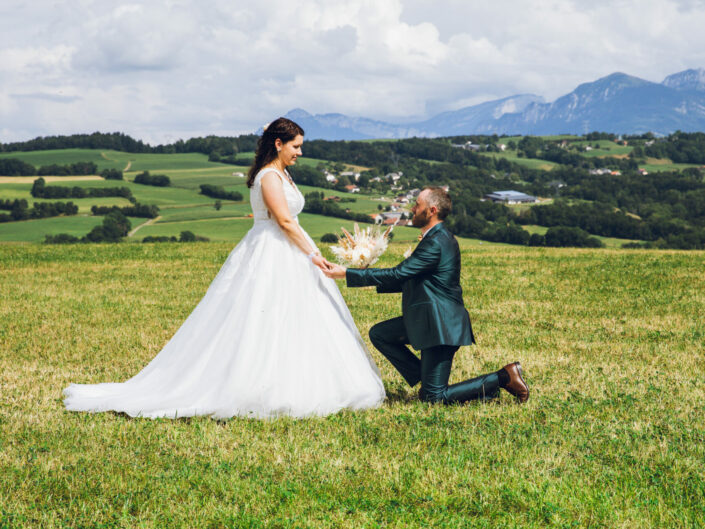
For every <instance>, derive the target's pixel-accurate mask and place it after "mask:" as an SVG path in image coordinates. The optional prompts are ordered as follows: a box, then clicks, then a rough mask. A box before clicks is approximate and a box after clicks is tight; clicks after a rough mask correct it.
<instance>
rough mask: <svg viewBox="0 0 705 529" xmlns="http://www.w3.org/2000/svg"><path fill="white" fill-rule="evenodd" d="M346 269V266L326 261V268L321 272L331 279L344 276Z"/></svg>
mask: <svg viewBox="0 0 705 529" xmlns="http://www.w3.org/2000/svg"><path fill="white" fill-rule="evenodd" d="M326 262H328V261H326ZM346 270H347V268H345V267H344V266H341V265H339V264H333V263H331V262H328V269H327V270H323V273H324V274H325V275H327V276H328V277H330V278H332V279H343V278H344V277H345V271H346Z"/></svg>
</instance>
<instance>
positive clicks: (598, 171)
mask: <svg viewBox="0 0 705 529" xmlns="http://www.w3.org/2000/svg"><path fill="white" fill-rule="evenodd" d="M611 172H612V169H605V168H604V167H603V168H600V169H590V170H589V171H588V173H589V174H591V175H593V176H594V175H603V174H610V173H611Z"/></svg>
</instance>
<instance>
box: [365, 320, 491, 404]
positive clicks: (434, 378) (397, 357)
mask: <svg viewBox="0 0 705 529" xmlns="http://www.w3.org/2000/svg"><path fill="white" fill-rule="evenodd" d="M370 340H371V341H372V343H373V344H374V346H375V347H376V348H377V349H378V350H379V351H380V352H381V353H382V354H383V355H384V356H385V357H386V358H387V360H389V361H390V362H391V363H392V365H393V366H394V367H395V368H396V370H397V371H399V373H400V374H401V376H402V377H404V380H406V382H407V383H408V384H409V385H410V386H412V387H413V386H415V385H416V384H418V383H419V382H421V389H420V391H419V398H420V399H421V400H424V401H426V402H443V403H445V404H451V403H454V402H467V401H471V400H478V399H480V400H488V399H493V398H495V397H497V396H498V395H499V377H498V376H497V373H496V372H493V373H488V374H486V375H481V376H479V377H475V378H471V379H469V380H465V381H463V382H459V383H457V384H453V385H451V386H449V385H448V379H449V377H450V368H451V364H452V363H453V356H454V355H455V352H456V351H457V350H458V348H459V347H458V346H457V345H437V346H434V347H429V348H427V349H421V357H420V358H419V357H418V356H416V355H415V354H414V353H412V352H411V350H410V349H409V348H408V347H407V344H408V343H409V338H408V337H407V335H406V328H405V327H404V320H403V318H402V317H401V316H400V317H398V318H392V319H391V320H387V321H383V322H380V323H378V324H376V325H374V326H373V327H372V328H371V329H370Z"/></svg>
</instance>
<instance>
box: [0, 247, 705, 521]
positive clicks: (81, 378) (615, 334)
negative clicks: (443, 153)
mask: <svg viewBox="0 0 705 529" xmlns="http://www.w3.org/2000/svg"><path fill="white" fill-rule="evenodd" d="M461 247H462V260H463V274H462V279H461V282H462V286H463V289H464V294H465V296H464V297H465V301H466V305H467V307H468V310H469V311H470V314H471V318H472V320H473V327H474V329H475V332H476V336H477V339H478V344H477V345H476V346H472V347H464V348H462V349H461V350H460V351H459V352H458V354H457V356H456V361H455V362H454V370H453V375H452V381H458V380H461V379H463V378H466V377H468V376H471V375H473V374H477V373H482V372H486V371H489V370H495V369H498V368H500V367H501V366H502V365H504V364H505V363H507V362H510V361H514V360H521V361H522V365H523V367H524V372H525V376H526V378H527V382H528V384H529V385H530V388H531V391H532V393H531V398H530V399H529V401H528V402H527V403H526V404H525V405H522V406H520V405H517V404H516V403H515V402H513V400H512V399H511V398H509V397H508V395H507V394H506V393H504V394H502V396H501V399H500V401H499V402H497V403H492V404H470V405H464V406H451V407H443V406H433V405H427V404H423V403H420V402H418V401H417V400H416V398H415V396H416V390H415V389H410V388H408V387H407V386H406V385H405V383H404V382H403V381H402V379H401V378H400V377H399V376H398V375H397V374H396V373H395V372H394V370H393V368H391V366H390V364H388V363H387V362H386V361H385V360H384V359H383V358H382V357H381V355H380V354H379V353H378V352H377V351H375V350H374V349H371V351H372V355H373V358H374V360H375V362H376V363H377V364H378V366H379V368H380V370H381V374H382V377H383V380H384V382H385V387H386V390H387V395H388V399H387V401H386V402H385V403H384V404H383V406H382V407H381V408H379V409H375V410H367V411H363V412H347V411H345V412H342V413H339V414H336V415H333V416H330V417H327V418H314V419H304V420H292V419H287V418H283V419H278V420H271V421H255V420H248V419H240V418H234V419H231V420H228V421H224V422H217V421H214V420H211V419H209V418H204V417H201V418H194V419H182V420H175V421H173V420H168V419H160V420H147V419H132V418H129V417H126V416H124V415H120V414H113V413H103V414H96V415H91V414H79V413H69V412H66V411H64V409H63V406H62V398H61V389H62V388H64V387H65V386H67V385H68V384H69V383H73V382H84V383H96V382H106V381H123V380H125V379H127V378H129V377H131V376H132V375H134V374H135V373H137V372H138V371H139V370H140V369H141V368H142V367H144V366H145V365H146V363H147V362H149V360H150V359H151V358H153V357H154V355H155V354H156V353H157V352H158V351H159V350H160V349H161V347H163V345H164V344H165V343H166V341H167V340H168V339H169V338H170V337H171V336H172V335H173V333H174V332H175V331H176V329H178V327H179V326H180V324H181V323H182V322H183V320H184V319H185V317H186V316H187V315H188V314H189V313H190V312H191V311H192V310H193V308H194V307H195V305H196V304H197V303H198V301H199V300H200V298H201V296H202V295H203V294H204V293H205V290H206V289H207V287H208V285H209V283H210V281H211V280H212V278H213V277H214V275H215V274H216V273H217V271H218V269H219V268H220V266H221V264H222V262H223V261H224V259H225V257H226V256H227V254H228V253H229V251H230V249H231V244H230V243H228V242H222V243H219V242H213V243H205V244H189V245H184V244H172V243H165V244H139V245H138V244H119V245H90V246H84V245H75V246H56V245H48V246H44V245H32V244H12V245H0V335H1V336H2V340H0V388H2V392H1V395H0V399H1V400H0V402H1V403H2V405H1V406H0V527H44V528H59V527H190V528H201V527H204V528H205V527H288V526H292V527H293V526H301V527H342V528H358V527H380V526H382V527H384V526H386V527H412V528H416V527H516V528H551V527H556V528H558V527H577V528H583V527H584V528H587V527H609V528H612V527H625V528H627V527H628V528H631V527H654V528H655V527H659V528H660V527H669V528H671V527H673V528H679V527H683V528H686V527H688V528H689V527H702V526H703V525H705V511H703V508H702V506H703V504H704V503H705V471H704V470H703V466H702V461H703V459H704V458H705V448H704V447H705V427H704V426H703V425H704V424H705V411H704V409H703V406H702V403H703V400H704V399H705V376H704V375H705V364H704V363H703V357H702V354H701V353H702V343H703V338H704V335H703V330H702V326H701V323H700V322H702V321H703V319H705V294H703V292H704V291H703V289H702V288H701V286H702V283H703V280H705V275H703V268H702V260H703V258H704V257H705V253H703V252H697V251H692V252H679V251H644V250H640V251H626V250H574V249H546V248H541V249H537V248H518V247H508V246H492V247H490V246H489V245H487V246H483V247H479V246H477V245H471V244H469V243H467V242H466V241H461ZM404 249H405V245H403V244H393V245H392V246H391V248H390V250H389V252H388V254H387V255H385V256H384V257H383V259H382V261H381V263H380V265H381V266H389V265H392V264H394V263H395V262H397V261H398V260H400V259H401V253H402V252H403V250H404ZM339 285H340V287H341V291H342V293H343V296H344V297H345V299H346V301H347V303H348V305H349V307H350V310H351V312H352V315H353V317H354V319H355V322H356V324H357V326H358V328H359V329H360V331H361V333H362V335H363V337H364V338H365V340H366V341H367V343H368V345H369V341H368V340H367V331H368V330H369V328H370V326H371V325H373V324H374V323H375V322H377V321H380V320H382V319H385V318H390V317H394V316H396V315H398V314H399V313H400V298H399V295H397V294H390V295H378V294H376V293H375V292H374V290H373V289H346V288H345V287H344V286H343V283H342V282H340V283H339ZM233 302H239V301H238V300H237V299H234V300H233Z"/></svg>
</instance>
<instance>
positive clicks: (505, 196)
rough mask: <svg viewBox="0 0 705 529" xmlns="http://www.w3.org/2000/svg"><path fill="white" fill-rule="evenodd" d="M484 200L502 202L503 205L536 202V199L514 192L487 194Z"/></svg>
mask: <svg viewBox="0 0 705 529" xmlns="http://www.w3.org/2000/svg"><path fill="white" fill-rule="evenodd" d="M484 199H485V200H491V201H492V202H503V203H504V204H534V203H536V202H538V199H537V198H536V197H534V196H531V195H527V194H526V193H522V192H521V191H514V190H508V191H495V192H493V193H488V194H487V195H485V196H484Z"/></svg>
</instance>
